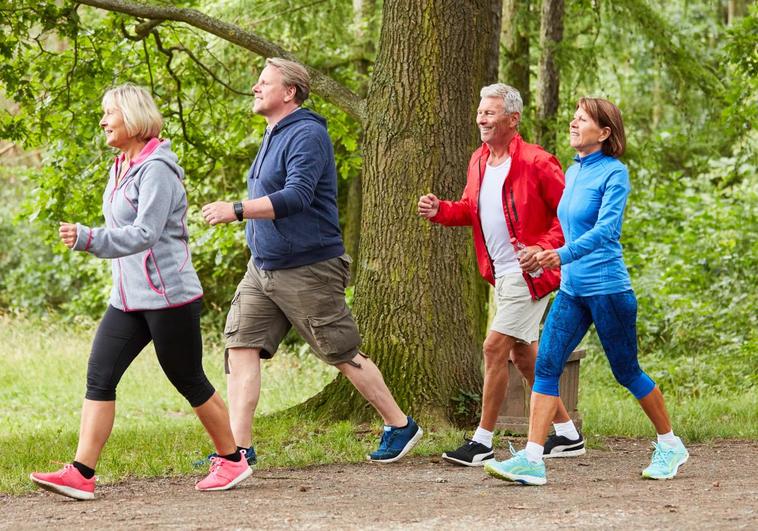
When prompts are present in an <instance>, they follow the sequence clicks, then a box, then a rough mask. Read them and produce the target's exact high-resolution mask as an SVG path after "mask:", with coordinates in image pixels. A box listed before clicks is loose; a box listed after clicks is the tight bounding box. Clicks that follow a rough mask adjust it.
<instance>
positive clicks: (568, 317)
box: [532, 290, 655, 400]
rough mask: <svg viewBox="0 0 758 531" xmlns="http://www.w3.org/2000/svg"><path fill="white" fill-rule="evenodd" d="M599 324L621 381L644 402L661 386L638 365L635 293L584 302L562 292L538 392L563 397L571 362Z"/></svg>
mask: <svg viewBox="0 0 758 531" xmlns="http://www.w3.org/2000/svg"><path fill="white" fill-rule="evenodd" d="M592 323H595V329H596V330H597V335H598V337H599V338H600V343H602V345H603V349H604V350H605V355H606V357H607V358H608V361H609V362H610V364H611V370H612V371H613V376H615V377H616V380H617V381H618V382H619V383H620V384H621V385H623V386H624V387H626V388H627V389H629V391H630V392H631V393H632V394H633V395H634V397H635V398H637V399H638V400H639V399H641V398H644V397H646V396H647V395H648V394H649V393H650V391H652V390H653V388H654V387H655V382H653V380H651V379H650V377H649V376H648V375H647V374H645V373H644V372H642V369H640V365H639V363H637V298H636V297H635V296H634V291H632V290H629V291H624V292H621V293H611V294H608V295H593V296H590V297H578V296H573V295H569V294H568V293H566V292H565V291H559V292H558V295H557V296H556V297H555V300H554V301H553V305H552V306H551V307H550V313H548V316H547V321H546V322H545V328H544V329H543V331H542V338H541V339H540V347H539V353H538V354H537V365H536V367H535V377H534V387H532V390H533V391H536V392H538V393H541V394H543V395H551V396H559V395H558V380H559V379H560V377H561V373H562V372H563V368H564V366H565V365H566V360H568V358H569V356H570V355H571V353H572V352H573V350H574V348H576V346H577V345H578V344H579V342H580V341H581V340H582V338H583V337H584V335H585V334H586V333H587V330H588V329H589V327H590V325H591V324H592Z"/></svg>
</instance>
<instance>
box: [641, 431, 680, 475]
mask: <svg viewBox="0 0 758 531" xmlns="http://www.w3.org/2000/svg"><path fill="white" fill-rule="evenodd" d="M677 439H679V437H677ZM678 443H679V444H677V445H676V446H668V445H667V444H664V443H653V448H655V450H654V451H653V459H652V461H650V466H649V467H647V468H646V469H645V470H643V471H642V477H643V478H648V479H671V478H673V477H674V476H676V473H677V472H678V471H679V467H680V466H682V465H683V464H684V463H686V462H687V459H689V458H690V454H689V452H688V451H687V448H685V447H684V444H682V440H681V439H679V440H678Z"/></svg>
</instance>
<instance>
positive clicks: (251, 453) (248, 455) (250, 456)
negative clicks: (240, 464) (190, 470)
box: [192, 446, 258, 468]
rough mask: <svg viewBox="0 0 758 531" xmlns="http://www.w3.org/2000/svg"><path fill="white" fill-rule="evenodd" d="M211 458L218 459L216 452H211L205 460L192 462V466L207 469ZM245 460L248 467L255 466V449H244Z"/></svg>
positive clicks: (256, 458) (256, 460)
mask: <svg viewBox="0 0 758 531" xmlns="http://www.w3.org/2000/svg"><path fill="white" fill-rule="evenodd" d="M212 457H218V454H217V453H216V452H213V453H212V454H211V455H209V456H208V457H206V458H205V459H200V460H199V461H193V463H192V466H193V467H194V468H207V467H208V464H209V463H210V462H211V458H212ZM245 459H247V464H248V465H250V466H255V464H256V463H257V462H258V457H257V456H256V455H255V447H253V446H251V447H250V448H245Z"/></svg>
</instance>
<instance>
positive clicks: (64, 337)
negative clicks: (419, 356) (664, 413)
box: [0, 316, 758, 494]
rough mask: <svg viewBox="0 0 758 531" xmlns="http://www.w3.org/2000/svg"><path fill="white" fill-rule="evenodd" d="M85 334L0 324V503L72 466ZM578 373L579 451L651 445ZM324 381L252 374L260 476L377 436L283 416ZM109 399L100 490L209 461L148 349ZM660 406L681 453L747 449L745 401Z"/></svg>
mask: <svg viewBox="0 0 758 531" xmlns="http://www.w3.org/2000/svg"><path fill="white" fill-rule="evenodd" d="M93 334H94V329H93V328H92V326H91V325H90V326H76V325H71V324H63V323H56V322H44V321H41V320H39V319H36V320H27V319H23V318H11V317H7V316H6V317H3V316H0V455H3V456H4V459H3V461H4V462H3V468H2V469H1V470H0V492H5V493H14V494H17V493H23V492H27V491H29V490H31V489H32V488H33V487H32V485H31V482H30V481H29V480H28V474H29V472H30V471H33V470H53V469H55V468H57V467H58V465H57V464H56V463H58V462H68V461H70V460H71V459H72V458H73V454H74V451H75V449H76V441H77V436H78V428H79V410H80V407H81V401H82V398H83V396H84V390H85V374H86V362H87V356H88V354H89V350H90V342H91V339H92V336H93ZM600 356H602V355H600ZM587 361H588V362H587V363H585V362H583V363H585V364H584V367H583V369H582V380H581V381H582V389H581V399H580V409H581V411H582V414H583V418H584V423H585V432H586V434H587V435H588V436H589V440H590V443H591V444H602V442H601V441H600V438H601V437H604V436H609V435H621V436H632V437H638V436H644V437H652V436H653V430H652V428H651V427H650V425H649V423H648V422H647V420H646V419H645V417H644V415H643V414H642V412H641V410H640V408H639V406H638V405H637V403H636V401H635V400H633V398H632V397H631V396H630V395H629V394H628V393H627V392H626V391H625V390H624V389H623V388H620V387H619V386H618V385H617V384H615V383H614V382H613V380H612V377H611V376H610V369H608V367H607V364H604V363H603V362H602V358H599V361H598V356H597V355H595V354H590V359H589V360H587ZM204 362H205V368H206V372H207V374H208V377H209V378H210V380H211V382H212V383H213V384H214V385H215V386H216V387H217V389H218V390H219V392H220V393H221V394H222V396H225V394H226V385H225V379H224V376H223V364H222V347H221V345H220V344H219V343H218V342H217V341H214V340H207V341H206V353H205V357H204ZM643 365H644V363H643ZM335 373H336V370H335V369H334V368H331V367H328V366H326V365H324V364H323V363H321V362H319V361H317V360H316V359H315V358H314V357H313V356H310V355H308V354H307V352H305V351H302V352H283V353H281V354H280V355H277V356H276V357H275V358H274V359H273V360H271V361H270V362H265V363H264V369H263V380H262V392H261V401H260V404H259V407H258V413H257V415H256V422H255V426H254V436H255V437H254V441H255V445H256V450H257V452H258V454H259V465H258V466H259V467H260V468H269V467H285V466H293V467H301V466H308V465H316V464H323V463H334V462H358V461H362V460H363V459H365V455H366V453H367V452H368V451H370V450H372V449H373V448H374V446H375V445H376V442H377V439H378V437H379V434H380V429H381V427H380V423H379V422H378V419H377V421H376V422H373V423H370V424H362V425H356V424H354V423H351V422H336V423H322V422H319V421H317V420H314V419H310V418H303V417H301V416H295V415H294V414H293V413H291V412H289V411H287V408H289V407H290V406H292V405H295V404H298V403H300V402H302V401H303V400H305V399H306V398H308V397H309V396H312V395H313V394H315V393H316V392H318V391H319V390H320V389H321V388H322V387H323V386H324V385H325V384H326V383H327V382H328V381H330V380H331V379H332V378H333V377H334V375H335ZM665 391H666V390H665V389H664V392H665ZM118 393H119V395H118V407H117V413H116V423H115V426H114V430H113V434H112V436H111V438H110V440H109V441H108V444H107V445H106V447H105V450H104V452H103V455H102V458H101V461H100V463H99V465H98V477H99V480H100V481H101V482H105V483H110V482H115V481H120V480H123V479H126V478H129V477H145V476H159V475H176V474H192V473H195V474H199V473H200V472H201V471H198V470H196V469H193V467H192V462H193V461H196V460H199V459H202V458H203V457H204V456H205V455H207V454H208V453H209V452H210V451H212V447H211V443H210V440H209V439H208V437H207V435H206V434H205V432H204V431H203V429H202V427H201V426H200V423H199V422H198V421H197V420H196V418H195V416H194V415H193V413H192V410H191V408H190V407H189V406H188V405H187V404H186V403H185V401H184V399H183V398H182V397H181V396H180V395H179V394H178V393H177V392H176V391H175V390H174V389H173V388H172V387H171V385H170V384H169V383H168V381H167V380H166V378H165V376H164V375H163V373H162V372H161V370H160V367H159V366H158V363H157V361H156V359H155V356H154V353H153V352H152V350H151V349H147V350H145V352H143V353H142V355H140V356H139V358H138V359H137V360H136V361H135V363H134V364H133V365H132V367H130V369H129V370H128V371H127V373H126V375H125V377H124V379H123V380H122V382H121V384H120V385H119V391H118ZM667 398H668V406H669V409H670V411H671V414H672V418H673V421H674V425H675V426H676V429H677V433H679V434H682V435H683V436H684V437H685V439H686V440H688V441H697V440H707V439H710V438H714V437H744V438H758V393H757V392H756V391H755V390H750V391H747V392H745V393H743V394H740V395H738V396H733V397H722V396H718V395H713V396H701V397H699V398H698V399H693V398H691V397H681V396H680V397H677V396H671V397H667ZM420 420H421V421H422V422H421V423H422V425H424V427H425V436H424V438H423V439H422V441H421V443H420V444H419V446H418V447H417V449H416V450H414V452H415V453H417V454H421V455H434V454H439V453H440V452H442V451H444V450H446V449H450V448H451V447H455V446H457V445H458V444H459V443H460V441H461V437H462V435H463V431H462V430H456V429H450V428H447V427H440V428H439V429H437V428H436V427H434V426H432V425H430V424H429V423H424V422H423V420H424V419H420ZM502 444H504V442H503V443H501V445H502ZM9 456H12V457H9Z"/></svg>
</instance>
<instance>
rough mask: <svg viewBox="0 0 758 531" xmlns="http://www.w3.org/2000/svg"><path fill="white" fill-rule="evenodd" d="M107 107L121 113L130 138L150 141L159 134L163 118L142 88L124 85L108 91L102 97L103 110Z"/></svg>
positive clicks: (150, 97) (145, 90) (129, 84)
mask: <svg viewBox="0 0 758 531" xmlns="http://www.w3.org/2000/svg"><path fill="white" fill-rule="evenodd" d="M108 107H116V108H117V109H119V110H120V111H121V114H122V115H123V116H124V125H125V126H126V132H127V133H128V134H129V136H131V137H134V138H137V139H139V140H150V139H151V138H155V137H157V136H158V135H159V134H160V132H161V128H162V127H163V117H162V116H161V113H160V111H159V110H158V106H157V105H156V104H155V100H153V97H152V96H151V95H150V93H149V92H148V91H147V89H145V88H143V87H138V86H137V85H134V84H132V83H124V84H123V85H119V86H117V87H114V88H112V89H110V90H109V91H107V92H106V93H105V94H104V95H103V110H105V109H107V108H108Z"/></svg>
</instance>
